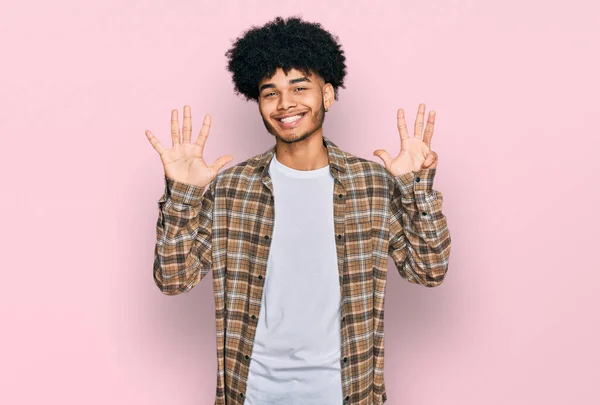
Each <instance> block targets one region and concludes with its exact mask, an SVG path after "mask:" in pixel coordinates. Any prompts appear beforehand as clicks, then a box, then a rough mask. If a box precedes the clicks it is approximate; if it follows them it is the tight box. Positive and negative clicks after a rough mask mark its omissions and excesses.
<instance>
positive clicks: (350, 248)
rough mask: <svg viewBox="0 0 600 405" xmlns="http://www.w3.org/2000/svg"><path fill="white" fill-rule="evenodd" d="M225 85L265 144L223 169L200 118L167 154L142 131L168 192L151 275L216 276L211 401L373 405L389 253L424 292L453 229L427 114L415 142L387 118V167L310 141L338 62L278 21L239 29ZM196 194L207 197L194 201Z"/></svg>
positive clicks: (336, 52) (379, 386) (175, 126)
mask: <svg viewBox="0 0 600 405" xmlns="http://www.w3.org/2000/svg"><path fill="white" fill-rule="evenodd" d="M226 55H227V56H228V57H229V64H228V68H229V70H230V71H231V72H232V75H233V82H234V84H235V91H236V92H237V93H238V94H242V95H244V96H245V97H246V98H247V99H248V100H253V101H256V102H257V103H258V109H259V112H260V114H261V117H262V120H263V122H264V124H265V127H266V128H267V131H268V132H269V133H270V134H272V135H273V136H274V137H275V142H276V144H275V146H274V147H273V148H271V149H269V150H268V151H266V152H264V153H262V154H260V155H257V156H254V157H252V158H250V159H248V160H246V161H244V162H242V163H239V164H237V165H235V166H233V167H230V168H228V169H226V170H223V171H221V169H222V168H223V166H224V165H225V164H227V163H228V162H230V161H231V160H232V159H233V157H232V156H230V155H225V156H221V157H219V158H218V159H217V160H216V161H215V162H214V163H213V164H212V165H208V164H207V163H206V162H205V161H204V160H203V157H202V156H203V151H204V146H205V144H206V140H207V138H208V135H209V128H210V124H211V117H210V116H209V115H206V116H205V117H204V123H203V125H202V129H201V130H200V135H199V137H198V139H197V140H196V142H192V140H191V131H192V119H191V111H190V107H189V106H185V107H184V110H183V111H184V112H183V115H184V116H183V141H181V139H180V132H179V122H178V115H177V110H173V111H172V113H171V120H172V121H171V122H172V127H171V128H172V142H173V146H172V148H171V149H168V150H167V149H165V148H164V147H162V146H161V144H160V143H159V142H158V140H157V139H156V138H155V137H154V136H153V135H152V133H151V132H150V131H146V135H147V137H148V139H149V141H150V143H151V144H152V145H153V147H154V148H155V149H156V151H157V152H158V153H159V154H160V157H161V160H162V163H163V165H164V170H165V183H166V189H165V193H164V194H163V196H162V197H161V198H160V200H159V201H158V204H159V217H158V222H157V241H156V249H155V262H154V280H155V282H156V284H157V286H158V287H159V288H160V290H161V291H162V292H163V293H165V294H168V295H174V294H180V293H183V292H187V291H189V290H190V289H191V288H192V287H194V286H195V285H196V284H198V282H200V281H201V280H202V279H203V278H204V277H205V276H206V275H207V273H208V271H209V270H212V272H213V280H214V281H213V283H214V285H213V287H214V294H215V307H216V326H217V358H218V361H217V364H218V371H217V393H216V401H215V404H217V405H224V404H229V405H234V404H235V405H238V404H239V405H242V404H245V405H275V404H277V405H282V404H283V405H316V404H318V405H329V404H340V403H342V404H360V405H372V404H382V403H383V402H385V401H386V400H387V396H386V392H385V384H384V380H383V354H384V339H383V309H384V292H385V283H386V274H387V260H388V255H391V256H392V258H393V259H394V262H395V264H396V267H397V269H398V271H399V273H400V275H401V276H402V277H403V278H405V279H407V280H408V281H410V282H413V283H419V284H421V285H424V286H428V287H434V286H437V285H439V284H440V283H441V282H442V281H443V279H444V276H445V274H446V271H447V268H448V259H449V255H450V234H449V231H448V228H447V225H446V219H445V216H444V215H443V214H442V195H441V193H439V192H437V191H435V190H433V189H432V184H433V178H434V175H435V171H436V166H437V160H438V156H437V154H436V153H435V152H433V151H432V150H431V148H430V143H431V138H432V136H433V125H434V114H433V113H432V112H430V113H429V117H428V120H427V125H426V128H425V133H424V135H423V136H422V135H421V134H422V132H423V124H424V114H425V105H423V104H422V105H420V106H419V109H418V114H417V120H416V125H415V136H414V137H410V136H409V134H408V130H407V128H406V124H405V120H404V112H403V110H402V109H399V110H398V116H397V121H398V129H399V133H400V140H401V150H400V153H399V154H398V156H396V157H395V158H392V157H391V156H390V155H389V154H388V153H387V152H386V151H384V150H376V151H375V152H374V155H376V156H378V157H380V158H381V159H382V161H383V162H384V164H385V167H383V166H381V165H380V164H378V163H375V162H371V161H369V160H366V159H362V158H359V157H356V156H353V155H351V154H349V153H347V152H344V151H342V150H341V149H340V148H339V147H338V146H337V145H336V144H334V143H333V142H332V141H331V140H329V139H328V138H327V137H325V136H323V127H322V125H323V120H324V118H325V112H326V111H328V110H329V109H330V108H332V106H333V104H334V101H335V100H337V89H338V88H339V87H344V86H343V79H344V76H345V68H346V67H345V64H344V60H345V57H344V55H343V51H342V50H341V47H340V45H339V44H338V43H337V42H336V40H335V39H334V38H333V37H332V35H331V34H330V33H328V32H327V31H325V30H324V29H322V28H321V26H320V25H319V24H315V23H308V22H304V21H302V20H301V19H300V18H289V19H287V20H284V19H282V18H280V17H278V18H276V19H275V20H274V21H272V22H270V23H268V24H266V25H264V26H263V27H258V28H252V29H251V30H249V31H247V32H246V33H245V34H244V36H243V37H241V38H238V39H237V41H236V42H235V43H234V45H233V47H232V49H230V50H229V51H228V52H227V54H226ZM203 192H204V194H203Z"/></svg>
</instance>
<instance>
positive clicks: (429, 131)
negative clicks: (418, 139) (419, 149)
mask: <svg viewBox="0 0 600 405" xmlns="http://www.w3.org/2000/svg"><path fill="white" fill-rule="evenodd" d="M434 124H435V111H429V116H428V117H427V126H426V127H425V134H424V135H423V142H424V143H425V145H427V146H429V147H431V137H433V125H434Z"/></svg>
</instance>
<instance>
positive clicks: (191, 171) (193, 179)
mask: <svg viewBox="0 0 600 405" xmlns="http://www.w3.org/2000/svg"><path fill="white" fill-rule="evenodd" d="M209 130H210V115H208V114H207V115H205V116H204V123H203V124H202V129H200V135H198V139H197V140H196V142H195V143H192V142H191V139H192V110H191V108H190V106H188V105H186V106H184V107H183V142H181V140H180V133H179V122H178V120H177V110H173V111H171V138H172V140H173V147H172V148H171V149H165V148H163V146H162V145H161V144H160V142H159V141H158V139H156V137H155V136H154V135H152V132H150V130H146V137H147V138H148V140H149V141H150V144H152V147H153V148H154V149H155V150H156V151H157V152H158V154H159V155H160V159H161V160H162V163H163V166H164V169H165V175H166V176H167V177H169V178H171V179H173V180H175V181H179V182H181V183H187V184H192V185H194V186H198V187H206V186H207V185H208V184H209V183H210V182H211V181H212V180H213V179H214V178H215V177H217V173H219V170H221V169H222V168H223V166H225V165H226V164H227V163H229V162H231V161H232V160H233V156H231V155H225V156H221V157H219V158H218V159H217V160H215V162H214V163H213V164H212V165H210V166H208V165H207V164H206V162H205V161H204V158H203V157H202V154H203V152H204V145H205V144H206V139H207V138H208V132H209Z"/></svg>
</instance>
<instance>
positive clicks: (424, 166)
mask: <svg viewBox="0 0 600 405" xmlns="http://www.w3.org/2000/svg"><path fill="white" fill-rule="evenodd" d="M437 159H438V154H437V153H435V152H434V151H431V153H430V154H429V155H427V158H426V159H425V161H424V162H423V164H422V165H421V168H422V169H428V168H429V167H431V166H432V165H433V164H434V163H435V162H436V161H437Z"/></svg>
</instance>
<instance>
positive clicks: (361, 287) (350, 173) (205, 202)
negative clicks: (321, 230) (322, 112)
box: [153, 137, 451, 405]
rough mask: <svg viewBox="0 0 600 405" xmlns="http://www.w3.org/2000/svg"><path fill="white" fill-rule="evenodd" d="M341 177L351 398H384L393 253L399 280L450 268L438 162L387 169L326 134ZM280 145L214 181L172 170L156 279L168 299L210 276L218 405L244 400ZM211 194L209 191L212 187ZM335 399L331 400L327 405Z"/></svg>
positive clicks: (338, 238)
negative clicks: (176, 175)
mask: <svg viewBox="0 0 600 405" xmlns="http://www.w3.org/2000/svg"><path fill="white" fill-rule="evenodd" d="M323 144H324V145H325V146H326V147H327V153H328V156H329V165H330V171H331V173H332V175H333V177H334V178H335V181H334V194H333V196H332V203H333V207H334V228H335V235H334V237H335V243H336V246H337V260H338V272H339V284H340V293H341V302H340V311H341V313H340V331H341V355H340V364H341V370H342V380H341V384H342V390H343V396H344V404H353V405H380V404H382V403H383V402H385V401H386V400H387V397H386V390H385V383H384V378H383V356H384V337H383V329H384V328H383V326H384V323H383V315H384V314H383V312H384V311H383V309H384V292H385V283H386V275H387V264H388V257H389V256H391V257H392V258H393V260H394V262H395V265H396V268H397V269H398V271H399V273H400V275H401V276H402V277H403V278H404V279H406V280H408V281H410V282H413V283H418V284H421V285H423V286H426V287H434V286H437V285H439V284H440V283H441V282H442V281H443V279H444V276H445V274H446V271H447V269H448V261H449V256H450V242H451V241H450V233H449V231H448V227H447V224H446V218H445V216H444V215H443V214H442V194H441V193H440V192H438V191H435V190H433V189H432V186H433V179H434V175H435V169H427V170H421V171H419V172H410V173H406V174H402V175H400V176H396V177H395V176H392V175H391V174H390V173H389V172H388V171H387V170H386V169H385V167H383V166H382V165H380V164H378V163H375V162H372V161H369V160H366V159H362V158H359V157H356V156H353V155H351V154H349V153H347V152H344V151H342V150H340V149H339V148H338V146H337V145H335V144H334V143H333V142H332V141H331V140H329V139H328V138H326V137H323ZM274 153H275V146H273V147H272V148H271V149H269V150H268V151H266V152H264V153H263V154H261V155H257V156H254V157H252V158H250V159H248V160H246V161H244V162H242V163H239V164H237V165H235V166H233V167H230V168H227V169H226V170H223V171H221V172H220V173H219V174H218V175H217V177H216V178H215V179H213V181H212V182H211V183H210V184H209V185H208V186H207V187H195V186H193V185H190V184H185V183H180V182H177V181H174V180H173V179H170V178H168V177H166V176H165V192H164V194H163V196H162V197H161V198H160V199H159V200H158V205H159V215H158V221H157V228H156V229H157V235H156V247H155V260H154V269H153V274H154V281H155V283H156V285H157V286H158V288H159V289H160V290H161V291H162V292H163V293H164V294H167V295H175V294H180V293H184V292H187V291H189V290H190V289H191V288H193V287H194V286H195V285H196V284H198V282H200V281H201V280H202V279H203V278H204V277H205V276H206V275H207V274H208V272H209V270H212V272H213V274H212V275H213V288H214V298H215V315H216V329H217V366H218V367H217V368H218V370H217V389H216V400H215V405H225V404H228V405H243V404H244V395H245V391H246V381H247V376H248V369H249V365H250V361H251V358H252V346H253V341H254V335H255V332H256V326H257V323H258V315H259V313H260V304H261V298H262V294H263V286H264V283H265V279H266V277H269V275H268V274H266V269H267V259H268V255H269V247H270V244H271V235H272V231H273V225H274V210H273V207H274V203H273V185H272V183H271V177H270V176H269V171H268V168H269V163H270V161H271V158H272V156H273V154H274ZM205 189H206V190H205ZM328 405H329V404H328Z"/></svg>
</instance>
